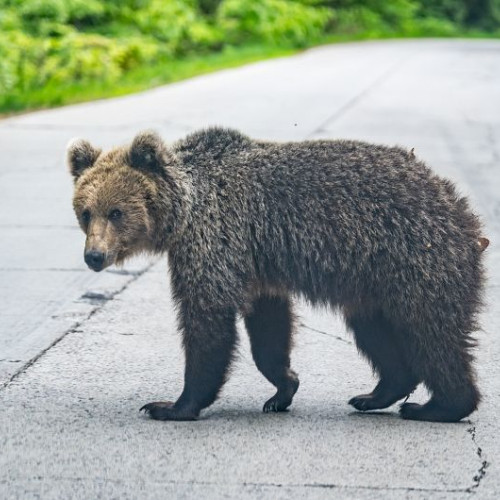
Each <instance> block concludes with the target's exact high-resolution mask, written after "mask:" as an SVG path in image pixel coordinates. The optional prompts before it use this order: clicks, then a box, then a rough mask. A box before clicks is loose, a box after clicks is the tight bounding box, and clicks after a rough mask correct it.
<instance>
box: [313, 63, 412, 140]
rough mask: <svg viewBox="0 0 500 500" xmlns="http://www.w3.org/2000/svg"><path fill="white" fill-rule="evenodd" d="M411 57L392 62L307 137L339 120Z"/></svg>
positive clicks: (323, 130) (318, 132)
mask: <svg viewBox="0 0 500 500" xmlns="http://www.w3.org/2000/svg"><path fill="white" fill-rule="evenodd" d="M408 60H409V58H408V57H407V56H406V57H404V58H402V59H398V60H397V61H396V62H395V63H394V64H392V65H391V66H390V67H389V68H388V69H387V70H386V71H384V72H383V73H382V74H381V75H379V76H378V77H377V78H375V80H373V81H372V82H371V83H370V84H369V85H368V86H367V87H365V88H364V89H363V90H362V91H361V92H359V93H358V94H356V95H355V96H354V97H352V98H351V99H349V100H348V101H347V102H346V103H345V104H344V105H342V106H341V107H340V108H339V109H337V111H335V112H334V113H333V114H332V115H330V116H329V117H328V118H327V119H326V120H325V121H324V122H323V123H321V124H320V125H319V126H318V127H316V128H315V129H314V130H313V131H312V132H311V133H310V134H308V135H307V139H310V138H312V137H314V136H315V135H316V134H320V133H322V132H325V131H326V127H328V126H329V125H331V124H332V123H333V122H335V121H337V120H338V119H339V118H340V117H341V116H342V115H344V114H345V113H346V112H347V111H349V110H350V109H351V108H353V107H354V106H356V104H358V103H359V102H360V101H361V100H362V99H364V98H365V97H366V96H367V95H369V94H370V92H372V91H373V90H374V89H376V88H377V87H378V86H379V85H381V84H382V83H384V82H385V81H386V80H387V79H388V78H389V77H390V76H391V75H392V74H393V73H395V72H396V71H397V70H398V69H399V68H400V67H401V66H402V65H403V64H405V63H406V62H408Z"/></svg>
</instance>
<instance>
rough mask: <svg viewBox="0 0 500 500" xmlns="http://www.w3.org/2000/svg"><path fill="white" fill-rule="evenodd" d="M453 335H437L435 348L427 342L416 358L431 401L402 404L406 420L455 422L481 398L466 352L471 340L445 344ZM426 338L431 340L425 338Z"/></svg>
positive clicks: (417, 367)
mask: <svg viewBox="0 0 500 500" xmlns="http://www.w3.org/2000/svg"><path fill="white" fill-rule="evenodd" d="M453 337H456V335H453V334H450V335H447V334H446V333H440V334H439V335H436V336H434V338H435V339H440V342H439V343H436V342H434V344H436V345H431V343H430V342H429V343H428V344H427V348H426V349H425V351H423V350H420V351H419V352H418V356H416V359H415V370H417V369H418V370H419V373H420V374H421V376H422V378H423V381H424V384H425V385H426V386H427V388H428V389H429V390H430V391H431V393H432V397H431V399H430V400H429V401H428V402H427V403H425V404H423V405H420V404H417V403H404V404H402V405H401V409H400V413H401V416H402V417H403V418H405V419H408V420H427V421H431V422H458V421H460V420H462V419H463V418H465V417H466V416H468V415H469V414H470V413H472V412H473V411H474V410H475V409H476V408H477V406H478V404H479V401H480V399H481V396H480V394H479V391H478V389H477V387H476V383H475V376H474V372H473V369H472V356H471V354H470V353H469V352H468V348H469V347H470V346H471V344H472V341H471V340H470V339H469V338H468V336H467V335H466V336H464V339H463V341H462V342H461V344H462V346H460V342H458V343H457V342H445V341H444V340H445V339H453ZM427 338H433V336H432V335H428V336H427Z"/></svg>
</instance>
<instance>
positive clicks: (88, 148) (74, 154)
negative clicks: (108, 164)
mask: <svg viewBox="0 0 500 500" xmlns="http://www.w3.org/2000/svg"><path fill="white" fill-rule="evenodd" d="M66 154H67V161H68V166H69V171H70V172H71V175H72V176H73V177H74V178H75V181H76V179H78V177H80V175H82V173H83V171H84V170H86V169H87V168H89V167H91V166H92V165H93V164H94V163H95V161H96V160H97V158H98V157H99V155H100V154H101V150H100V149H98V148H94V146H92V144H90V142H88V141H86V140H84V139H73V140H72V141H71V142H70V143H69V144H68V147H67V153H66Z"/></svg>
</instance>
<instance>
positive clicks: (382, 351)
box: [346, 312, 419, 411]
mask: <svg viewBox="0 0 500 500" xmlns="http://www.w3.org/2000/svg"><path fill="white" fill-rule="evenodd" d="M346 322H347V325H348V327H349V328H350V329H351V330H352V331H353V333H354V338H355V340H356V345H357V347H358V350H359V351H360V352H361V353H362V354H363V355H364V356H366V358H368V361H370V363H371V365H372V366H373V369H374V370H375V371H376V372H377V374H378V375H379V376H380V381H379V383H378V384H377V386H376V387H375V389H373V391H372V392H371V393H369V394H362V395H359V396H355V397H354V398H352V399H351V400H350V401H349V404H350V405H352V406H354V408H356V409H357V410H359V411H368V410H377V409H382V408H387V407H388V406H391V405H392V404H394V403H396V402H397V401H399V400H400V399H403V398H405V397H406V396H408V395H409V394H410V393H411V392H412V391H413V390H414V389H415V387H416V386H417V384H418V383H419V379H418V378H417V377H416V376H415V375H414V374H413V372H412V370H411V367H410V365H409V363H408V359H407V354H406V351H405V349H404V347H403V346H402V344H401V343H400V341H399V339H398V337H397V336H396V334H395V333H394V329H393V326H392V324H391V323H390V322H389V321H387V320H386V319H385V318H384V317H383V315H382V313H380V312H377V313H370V314H367V315H363V314H361V313H357V312H355V313H352V312H351V313H349V314H347V315H346Z"/></svg>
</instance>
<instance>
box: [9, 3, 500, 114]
mask: <svg viewBox="0 0 500 500" xmlns="http://www.w3.org/2000/svg"><path fill="white" fill-rule="evenodd" d="M478 34H479V35H481V34H483V35H484V34H490V35H492V36H498V35H499V34H500V0H391V1H384V0H295V1H291V0H122V1H120V2H115V1H111V0H106V1H98V0H0V112H11V111H19V110H23V109H32V108H37V107H45V106H54V105H60V104H65V103H69V102H77V101H82V100H86V99H94V98H99V97H108V96H114V95H120V94H124V93H127V92H132V91H136V90H140V89H144V88H148V87H151V86H154V85H159V84H161V83H165V82H170V81H174V80H178V79H181V78H186V77H189V76H193V75H196V74H200V73H203V72H207V71H211V70H214V69H220V68H225V67H230V66H235V65H238V64H241V63H244V62H250V61H254V60H258V59H263V58H266V57H273V56H277V55H283V54H287V53H290V52H291V51H293V50H297V49H299V48H303V47H307V46H311V45H314V44H318V43H324V42H327V41H331V40H348V39H360V38H382V37H394V36H414V37H415V36H457V35H460V36H464V35H478Z"/></svg>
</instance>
